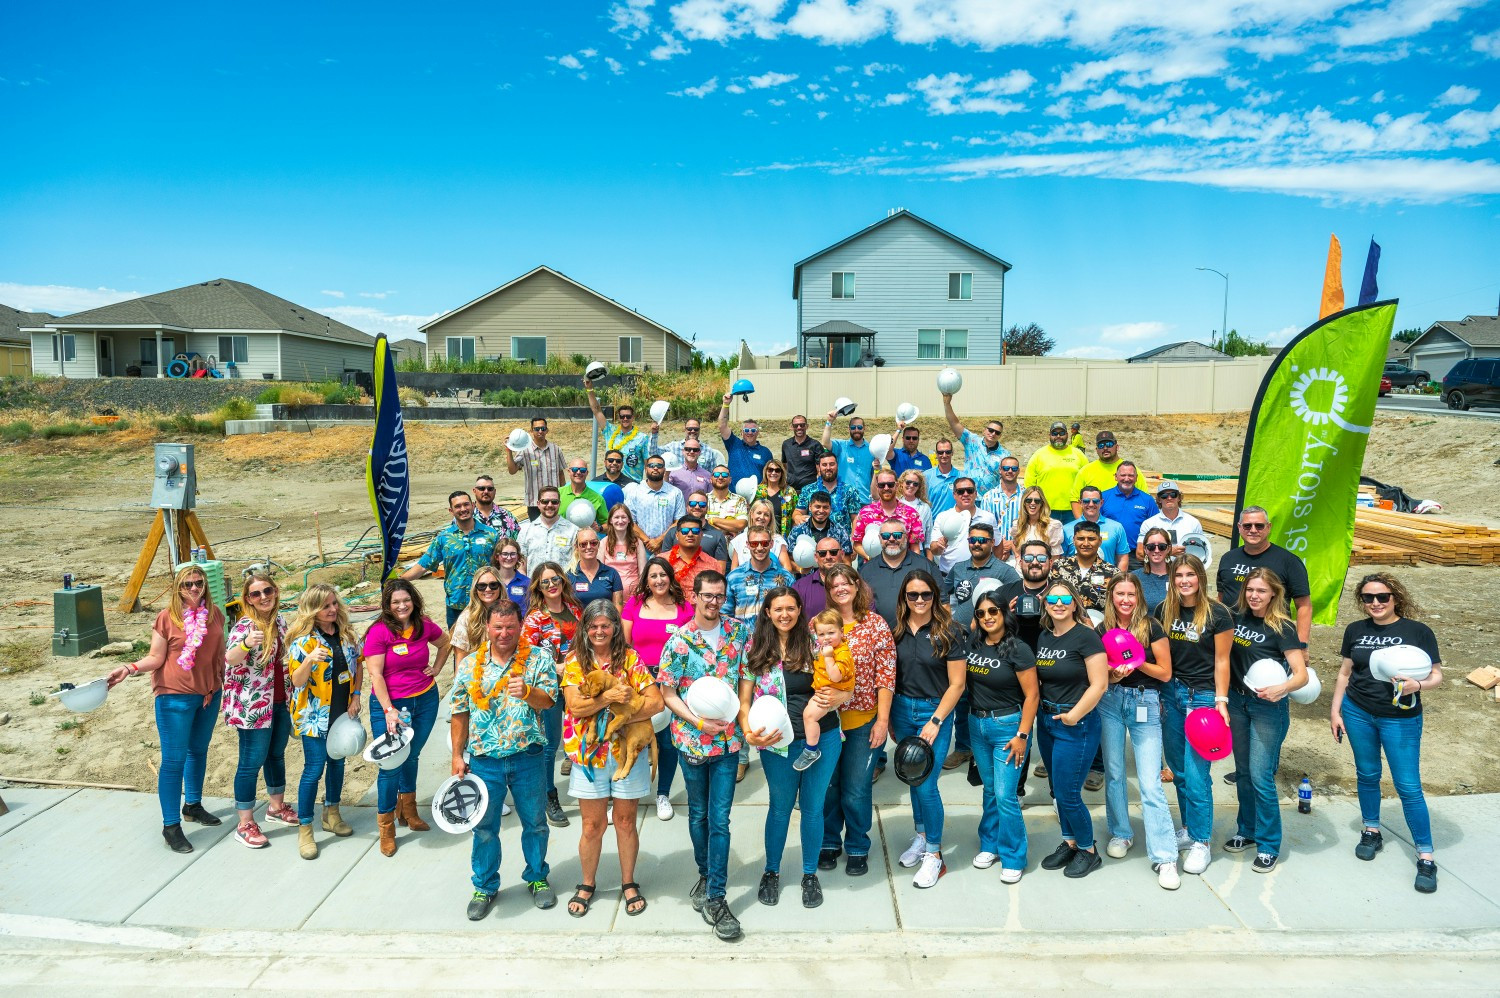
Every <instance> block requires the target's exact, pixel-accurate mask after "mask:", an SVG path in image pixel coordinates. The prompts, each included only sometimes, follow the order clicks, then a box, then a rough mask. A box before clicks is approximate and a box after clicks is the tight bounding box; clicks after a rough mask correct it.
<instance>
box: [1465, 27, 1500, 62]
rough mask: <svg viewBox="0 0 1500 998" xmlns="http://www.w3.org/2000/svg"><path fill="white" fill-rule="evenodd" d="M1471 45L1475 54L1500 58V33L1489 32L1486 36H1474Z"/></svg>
mask: <svg viewBox="0 0 1500 998" xmlns="http://www.w3.org/2000/svg"><path fill="white" fill-rule="evenodd" d="M1472 44H1473V46H1474V51H1475V52H1478V53H1479V54H1481V55H1488V56H1495V57H1497V58H1500V31H1491V32H1490V33H1489V34H1487V35H1475V36H1474V41H1473V42H1472Z"/></svg>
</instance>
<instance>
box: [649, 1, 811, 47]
mask: <svg viewBox="0 0 1500 998" xmlns="http://www.w3.org/2000/svg"><path fill="white" fill-rule="evenodd" d="M783 6H785V4H784V0H683V2H682V3H678V4H676V5H674V6H673V7H672V26H673V27H675V28H676V29H677V30H678V31H679V32H681V33H682V35H683V37H685V38H690V39H694V40H702V41H710V42H722V41H726V40H728V39H731V38H741V37H743V36H745V35H755V36H756V37H759V38H774V37H776V36H777V35H778V34H780V32H781V30H782V26H781V24H780V22H778V21H777V20H776V15H777V14H778V13H779V12H780V11H781V8H782V7H783Z"/></svg>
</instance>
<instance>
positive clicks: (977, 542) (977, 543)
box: [969, 536, 995, 548]
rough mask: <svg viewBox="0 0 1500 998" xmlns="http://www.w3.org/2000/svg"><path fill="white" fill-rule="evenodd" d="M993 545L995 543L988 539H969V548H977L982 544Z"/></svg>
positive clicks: (981, 537)
mask: <svg viewBox="0 0 1500 998" xmlns="http://www.w3.org/2000/svg"><path fill="white" fill-rule="evenodd" d="M993 543H995V542H994V541H993V540H991V539H990V538H988V537H983V536H980V537H970V538H969V547H971V548H972V547H978V546H980V545H982V544H993Z"/></svg>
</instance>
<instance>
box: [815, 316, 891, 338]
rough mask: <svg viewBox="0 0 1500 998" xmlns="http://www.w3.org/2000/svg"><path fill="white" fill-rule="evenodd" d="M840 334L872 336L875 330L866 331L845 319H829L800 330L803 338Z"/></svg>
mask: <svg viewBox="0 0 1500 998" xmlns="http://www.w3.org/2000/svg"><path fill="white" fill-rule="evenodd" d="M838 333H842V334H844V335H846V336H850V335H853V336H874V335H876V333H875V330H873V329H867V328H865V327H864V326H861V325H860V324H859V323H857V322H849V321H848V320H846V319H829V320H828V321H827V322H820V323H818V324H817V325H816V326H813V327H812V328H811V329H804V330H802V335H803V336H829V335H834V334H838Z"/></svg>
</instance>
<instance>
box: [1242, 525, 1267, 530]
mask: <svg viewBox="0 0 1500 998" xmlns="http://www.w3.org/2000/svg"><path fill="white" fill-rule="evenodd" d="M1269 526H1270V524H1269V523H1242V524H1240V529H1241V530H1265V529H1266V528H1267V527H1269Z"/></svg>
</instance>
